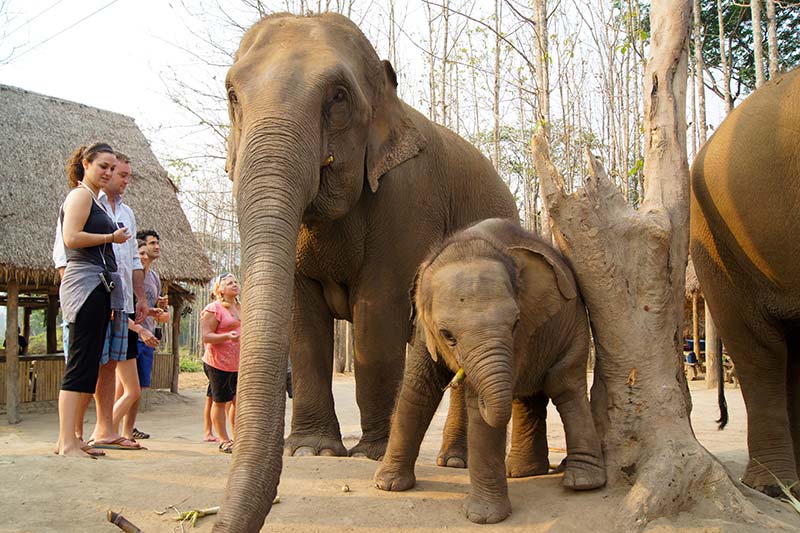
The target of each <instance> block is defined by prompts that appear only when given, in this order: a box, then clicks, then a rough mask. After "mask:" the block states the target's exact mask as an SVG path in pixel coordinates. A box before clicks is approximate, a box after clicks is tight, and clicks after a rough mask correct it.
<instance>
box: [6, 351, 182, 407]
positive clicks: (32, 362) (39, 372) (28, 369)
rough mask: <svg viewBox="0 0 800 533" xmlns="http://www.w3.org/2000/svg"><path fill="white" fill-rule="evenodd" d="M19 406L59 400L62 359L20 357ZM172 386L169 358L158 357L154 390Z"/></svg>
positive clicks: (154, 365)
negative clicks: (20, 404)
mask: <svg viewBox="0 0 800 533" xmlns="http://www.w3.org/2000/svg"><path fill="white" fill-rule="evenodd" d="M18 364H19V382H18V383H19V386H18V389H17V390H19V401H20V403H29V402H42V401H48V400H58V391H59V390H60V389H61V379H62V378H63V376H64V355H63V354H48V355H21V356H20V357H19V363H18ZM171 384H172V354H171V353H157V354H156V355H155V360H154V361H153V376H152V383H151V387H152V388H153V389H169V388H170V385H171ZM5 403H6V358H5V356H4V355H0V405H4V404H5Z"/></svg>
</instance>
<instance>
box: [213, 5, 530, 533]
mask: <svg viewBox="0 0 800 533" xmlns="http://www.w3.org/2000/svg"><path fill="white" fill-rule="evenodd" d="M226 86H227V92H228V100H229V111H230V118H231V133H230V138H229V146H228V172H229V173H230V176H231V177H232V179H233V181H234V191H235V194H236V198H237V203H238V214H239V228H240V233H241V246H242V262H243V269H244V280H245V286H244V291H243V293H244V302H243V315H244V322H243V328H242V332H243V333H242V339H241V354H242V357H241V366H240V371H239V376H240V378H239V389H238V397H237V412H236V422H237V425H236V446H235V451H234V456H233V465H232V467H231V471H230V476H229V479H228V487H227V492H226V498H225V503H224V505H223V506H222V513H221V515H220V518H219V522H218V523H217V529H218V530H225V531H228V530H230V531H252V530H256V529H258V528H259V527H260V525H261V524H262V522H263V520H264V518H265V516H266V514H267V513H268V512H269V509H270V506H271V502H272V500H273V497H274V496H275V493H276V487H277V483H278V479H279V475H280V471H281V448H282V447H283V446H284V439H283V416H284V404H285V396H284V390H285V379H284V378H285V374H286V365H287V353H289V352H290V348H291V357H292V377H293V389H294V391H293V393H294V398H293V417H292V429H291V434H290V436H289V437H288V438H287V439H286V442H285V448H286V452H287V453H289V454H295V455H298V454H318V455H345V454H347V450H345V448H344V446H343V445H342V439H341V433H340V429H339V423H338V421H337V418H336V413H335V412H334V405H333V395H332V392H331V380H332V362H333V356H332V347H333V342H332V337H333V320H334V318H339V319H345V320H350V321H352V322H353V324H354V330H355V351H356V354H355V374H356V400H357V402H358V405H359V408H360V411H361V427H362V436H361V440H360V442H359V443H358V444H357V445H356V446H355V447H354V448H353V449H351V450H350V454H363V455H366V456H368V457H371V458H373V459H378V458H380V457H381V456H382V455H383V453H384V450H385V448H386V442H387V439H388V433H389V419H390V415H391V410H392V407H393V403H394V398H395V396H396V392H397V389H398V386H399V383H400V380H401V379H402V374H403V365H404V354H405V346H406V340H407V339H408V335H409V322H408V316H409V314H410V303H409V297H408V291H409V289H410V287H411V282H412V279H413V276H414V271H415V269H416V267H417V266H418V265H419V263H420V262H421V260H422V259H423V258H424V256H425V254H426V253H427V251H428V250H429V249H430V248H431V247H432V246H433V245H434V244H435V243H436V242H438V241H440V240H441V239H442V238H443V237H444V236H445V235H447V234H449V233H451V232H453V231H454V230H456V229H459V228H461V227H464V226H467V225H469V224H470V223H471V222H474V221H476V220H478V219H483V218H488V217H494V216H497V217H507V218H509V217H510V218H516V217H517V212H516V206H515V203H514V199H513V197H512V196H511V194H510V192H509V190H508V188H507V187H506V186H505V184H504V183H503V181H502V180H501V179H500V178H499V177H498V175H497V173H496V172H495V171H494V169H493V168H492V165H491V164H490V163H489V161H488V160H487V159H486V158H484V157H483V156H481V154H480V153H479V152H478V151H477V150H476V149H475V148H474V147H472V146H471V145H469V144H468V143H467V142H466V141H464V140H463V139H461V138H460V137H458V136H457V135H455V134H454V133H452V132H450V131H448V130H447V129H445V128H443V127H441V126H438V125H435V124H433V123H431V122H430V121H429V120H427V119H426V118H425V117H423V116H422V115H421V114H420V113H418V112H416V111H415V110H414V109H412V108H411V107H409V106H408V105H406V104H405V103H403V102H402V101H401V100H400V99H399V98H398V96H397V92H396V88H397V78H396V75H395V72H394V70H393V69H392V66H391V65H390V64H389V63H388V62H386V61H383V62H381V61H380V60H379V59H378V56H377V55H376V53H375V50H374V49H373V48H372V46H371V45H370V43H369V41H368V40H367V39H366V38H365V37H364V35H363V34H362V33H361V31H360V30H359V29H358V28H357V27H356V26H355V25H354V24H353V23H352V22H351V21H349V20H348V19H346V18H345V17H342V16H340V15H336V14H330V13H326V14H323V15H318V16H309V17H295V16H291V15H288V14H280V15H275V16H270V17H267V18H265V19H264V20H262V21H261V22H259V23H258V24H256V25H255V26H253V27H252V28H251V29H250V30H249V31H248V32H247V33H246V34H245V36H244V37H243V39H242V42H241V44H240V47H239V50H238V52H237V53H236V57H235V60H234V64H233V66H231V68H230V70H229V72H228V76H227V80H226Z"/></svg>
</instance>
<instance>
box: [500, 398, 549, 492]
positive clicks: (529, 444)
mask: <svg viewBox="0 0 800 533" xmlns="http://www.w3.org/2000/svg"><path fill="white" fill-rule="evenodd" d="M548 403H549V399H548V398H547V396H546V395H545V394H543V393H541V392H540V393H537V394H535V395H533V396H530V397H527V398H518V399H515V400H514V403H513V406H512V409H513V410H512V415H511V421H512V422H511V424H512V425H511V449H510V450H509V452H508V457H507V458H506V474H507V475H508V477H528V476H539V475H542V474H547V472H548V471H549V470H550V459H549V455H548V452H549V450H548V448H547V404H548Z"/></svg>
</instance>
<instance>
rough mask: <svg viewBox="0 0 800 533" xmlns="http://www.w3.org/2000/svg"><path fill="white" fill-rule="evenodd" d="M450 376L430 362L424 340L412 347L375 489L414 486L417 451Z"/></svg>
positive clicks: (439, 365) (400, 489)
mask: <svg viewBox="0 0 800 533" xmlns="http://www.w3.org/2000/svg"><path fill="white" fill-rule="evenodd" d="M451 374H452V372H449V371H448V370H447V369H446V368H444V365H441V364H436V363H434V362H433V360H432V359H431V358H430V356H429V355H428V351H427V349H426V348H425V341H424V339H422V340H418V341H417V342H416V343H415V345H414V347H413V348H412V351H411V354H410V355H409V357H408V362H407V365H406V372H405V377H404V379H403V386H402V388H401V389H400V395H399V396H398V398H397V406H396V407H395V412H394V415H393V417H392V429H391V433H390V434H389V444H388V446H387V448H386V455H384V457H383V460H382V462H381V465H380V467H378V470H377V471H376V472H375V476H374V478H373V479H374V481H375V486H376V487H378V488H379V489H381V490H387V491H402V490H408V489H410V488H411V487H413V486H414V483H415V482H416V478H415V477H414V463H415V462H416V460H417V456H418V455H419V447H420V445H421V444H422V439H423V438H424V436H425V431H426V430H427V429H428V426H430V423H431V419H432V418H433V415H434V413H435V412H436V408H437V407H438V405H439V403H440V402H441V400H442V388H443V387H444V384H446V383H447V381H448V380H449V378H450V375H451Z"/></svg>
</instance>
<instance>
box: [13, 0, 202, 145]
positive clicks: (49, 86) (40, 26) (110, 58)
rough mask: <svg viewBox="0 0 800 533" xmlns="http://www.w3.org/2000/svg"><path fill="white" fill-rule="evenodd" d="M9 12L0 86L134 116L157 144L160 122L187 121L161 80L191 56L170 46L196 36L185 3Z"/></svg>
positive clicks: (56, 5)
mask: <svg viewBox="0 0 800 533" xmlns="http://www.w3.org/2000/svg"><path fill="white" fill-rule="evenodd" d="M112 2H113V3H112ZM109 3H110V4H111V5H108V4H109ZM173 4H174V5H175V6H174V7H173ZM104 6H108V7H106V8H105V9H102V11H100V12H98V13H96V14H94V15H91V16H90V17H89V18H88V19H86V20H85V21H83V22H80V23H79V24H77V25H76V26H74V27H72V28H70V29H67V30H66V31H64V33H62V34H61V35H58V36H55V37H53V36H54V35H56V34H57V33H58V32H60V31H62V30H65V29H66V28H68V27H69V26H71V25H72V24H74V23H76V22H78V21H80V20H81V19H82V18H84V17H86V16H88V15H90V14H92V13H93V12H95V11H97V10H98V9H101V8H103V7H104ZM9 10H10V17H11V18H12V19H11V21H10V22H8V23H7V24H6V30H5V32H0V36H1V35H2V34H3V33H5V34H6V37H4V38H2V40H0V58H4V57H6V56H8V55H9V53H11V54H12V56H11V60H10V62H8V63H7V64H4V65H0V83H3V84H7V85H13V86H17V87H21V88H23V89H28V90H31V91H35V92H39V93H43V94H46V95H50V96H56V97H59V98H64V99H66V100H72V101H75V102H80V103H83V104H86V105H90V106H93V107H98V108H101V109H106V110H110V111H115V112H118V113H123V114H125V115H129V116H131V117H134V118H135V119H136V122H137V123H138V124H139V126H140V127H141V128H143V129H144V130H145V135H147V136H148V137H150V140H151V142H153V141H155V142H157V141H161V139H153V138H152V135H150V133H151V132H152V131H153V130H154V129H155V128H157V127H158V126H159V124H163V123H166V122H169V121H172V120H184V121H185V118H179V115H177V114H175V113H177V110H176V109H175V107H174V105H173V104H172V103H171V102H170V101H169V99H168V98H167V96H166V90H165V85H164V83H163V82H162V76H163V75H165V74H167V73H169V72H170V71H171V70H173V69H176V68H177V69H180V68H181V66H182V63H185V62H186V60H187V56H186V54H185V53H184V52H183V51H181V50H179V49H178V48H176V47H175V46H173V45H172V44H170V43H180V42H188V41H189V40H190V35H189V33H188V31H187V30H186V24H185V18H186V14H185V12H184V10H183V9H182V8H181V3H180V0H177V1H166V0H116V1H114V0H60V1H59V0H10V6H9ZM40 13H41V15H40V16H38V17H36V16H37V15H39V14H40ZM34 17H36V18H35V19H34V20H32V21H31V20H30V19H32V18H34ZM28 21H30V22H28ZM50 38H52V39H51V40H49V41H47V42H43V41H45V40H47V39H50ZM173 115H174V116H173ZM148 130H149V131H148Z"/></svg>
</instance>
